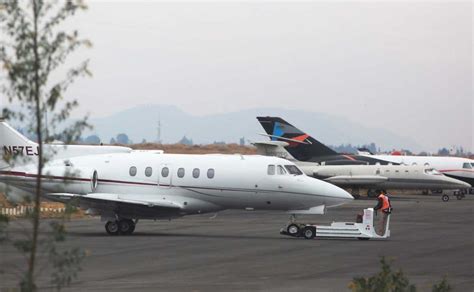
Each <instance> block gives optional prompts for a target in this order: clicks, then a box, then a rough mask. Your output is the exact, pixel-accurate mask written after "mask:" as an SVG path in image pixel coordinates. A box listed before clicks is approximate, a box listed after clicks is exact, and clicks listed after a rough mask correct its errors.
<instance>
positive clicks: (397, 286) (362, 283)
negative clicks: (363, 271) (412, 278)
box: [349, 257, 416, 292]
mask: <svg viewBox="0 0 474 292" xmlns="http://www.w3.org/2000/svg"><path fill="white" fill-rule="evenodd" d="M380 264H381V266H382V270H381V271H380V272H379V273H378V274H376V275H374V276H372V277H368V278H366V277H356V278H354V279H353V280H352V282H351V283H350V284H349V288H350V289H351V290H352V291H353V292H395V291H396V292H415V291H416V287H415V286H414V285H411V284H410V282H409V281H408V278H407V277H406V276H405V275H404V274H403V272H402V271H401V270H399V271H397V272H393V271H392V268H391V266H390V264H391V262H390V261H387V260H386V259H385V257H382V258H381V259H380Z"/></svg>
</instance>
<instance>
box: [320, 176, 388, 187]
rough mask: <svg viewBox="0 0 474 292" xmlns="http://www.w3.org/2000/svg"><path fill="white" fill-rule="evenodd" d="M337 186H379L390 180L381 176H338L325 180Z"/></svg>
mask: <svg viewBox="0 0 474 292" xmlns="http://www.w3.org/2000/svg"><path fill="white" fill-rule="evenodd" d="M324 180H325V181H327V182H330V183H332V184H335V185H351V186H356V185H377V184H380V183H383V182H385V181H387V180H388V178H387V177H384V176H380V175H336V176H332V177H328V178H326V179H324Z"/></svg>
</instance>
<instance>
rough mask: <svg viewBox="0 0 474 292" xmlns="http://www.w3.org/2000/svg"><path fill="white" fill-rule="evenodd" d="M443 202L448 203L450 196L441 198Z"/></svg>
mask: <svg viewBox="0 0 474 292" xmlns="http://www.w3.org/2000/svg"><path fill="white" fill-rule="evenodd" d="M441 200H443V202H447V201H449V196H448V195H443V196H442V197H441Z"/></svg>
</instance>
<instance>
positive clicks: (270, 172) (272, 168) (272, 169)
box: [267, 165, 275, 175]
mask: <svg viewBox="0 0 474 292" xmlns="http://www.w3.org/2000/svg"><path fill="white" fill-rule="evenodd" d="M267 173H268V175H274V174H275V165H269V166H268V169H267Z"/></svg>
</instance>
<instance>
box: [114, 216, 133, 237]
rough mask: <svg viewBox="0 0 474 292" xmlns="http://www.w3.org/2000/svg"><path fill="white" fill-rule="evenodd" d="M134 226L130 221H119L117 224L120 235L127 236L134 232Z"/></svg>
mask: <svg viewBox="0 0 474 292" xmlns="http://www.w3.org/2000/svg"><path fill="white" fill-rule="evenodd" d="M134 225H135V224H134V223H133V221H132V220H130V219H123V220H120V221H119V223H118V226H119V230H120V234H123V235H129V234H132V232H133V231H134V230H135V226H134Z"/></svg>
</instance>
